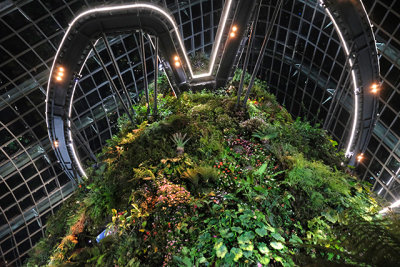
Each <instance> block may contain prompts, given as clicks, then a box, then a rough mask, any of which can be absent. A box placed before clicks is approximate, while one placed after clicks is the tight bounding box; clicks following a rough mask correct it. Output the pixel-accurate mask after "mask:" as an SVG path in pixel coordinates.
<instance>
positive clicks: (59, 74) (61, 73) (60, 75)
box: [56, 67, 64, 81]
mask: <svg viewBox="0 0 400 267" xmlns="http://www.w3.org/2000/svg"><path fill="white" fill-rule="evenodd" d="M63 77H64V68H63V67H59V68H58V72H57V76H56V80H57V81H62V79H63Z"/></svg>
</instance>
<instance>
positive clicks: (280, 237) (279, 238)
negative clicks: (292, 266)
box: [271, 233, 285, 242]
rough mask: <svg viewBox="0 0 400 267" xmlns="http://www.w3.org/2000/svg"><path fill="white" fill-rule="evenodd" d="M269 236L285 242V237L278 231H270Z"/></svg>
mask: <svg viewBox="0 0 400 267" xmlns="http://www.w3.org/2000/svg"><path fill="white" fill-rule="evenodd" d="M271 236H272V237H273V238H274V239H275V240H278V241H281V242H285V239H284V238H283V237H282V236H281V235H280V234H279V233H272V234H271Z"/></svg>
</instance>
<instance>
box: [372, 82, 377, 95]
mask: <svg viewBox="0 0 400 267" xmlns="http://www.w3.org/2000/svg"><path fill="white" fill-rule="evenodd" d="M378 91H379V86H378V85H377V84H376V83H373V84H372V85H371V93H373V94H376V93H378Z"/></svg>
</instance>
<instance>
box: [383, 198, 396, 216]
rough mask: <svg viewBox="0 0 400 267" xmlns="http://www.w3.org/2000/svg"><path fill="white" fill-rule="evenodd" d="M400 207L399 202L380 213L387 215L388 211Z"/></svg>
mask: <svg viewBox="0 0 400 267" xmlns="http://www.w3.org/2000/svg"><path fill="white" fill-rule="evenodd" d="M399 206H400V200H397V201H396V202H394V203H393V204H392V205H390V206H389V207H386V208H384V209H383V210H381V211H380V212H379V213H381V214H382V213H386V212H388V211H391V210H392V209H394V208H397V207H399Z"/></svg>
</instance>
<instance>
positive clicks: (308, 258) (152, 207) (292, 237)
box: [27, 81, 400, 266]
mask: <svg viewBox="0 0 400 267" xmlns="http://www.w3.org/2000/svg"><path fill="white" fill-rule="evenodd" d="M230 91H232V92H233V93H234V91H235V84H233V86H231V87H230V90H228V92H222V94H220V95H215V94H211V93H206V92H203V93H197V94H191V93H185V94H183V95H181V96H180V98H179V99H175V98H172V97H168V96H167V97H163V98H162V97H161V96H160V99H159V102H160V103H161V104H160V114H161V115H160V116H161V119H160V120H159V121H157V122H152V123H150V122H148V121H145V118H146V113H145V108H144V105H143V106H141V107H140V106H139V107H136V111H137V113H138V114H139V115H138V117H137V118H136V119H137V121H138V123H140V125H138V126H137V127H132V125H130V124H129V123H127V124H126V125H125V126H124V127H122V130H121V133H120V134H119V135H118V136H115V137H113V138H112V139H111V140H110V141H109V143H108V147H107V148H106V149H104V150H103V152H102V154H101V155H100V158H101V160H102V163H100V164H98V165H96V166H94V167H93V168H91V169H89V170H88V173H89V177H88V179H87V180H86V181H85V182H84V183H83V184H81V185H80V186H79V189H78V190H77V192H76V193H75V194H74V195H73V196H71V197H70V199H69V200H68V201H66V203H65V204H64V205H63V207H62V208H61V209H60V211H59V212H58V213H57V215H56V216H53V217H52V218H50V219H49V221H48V224H47V229H46V238H45V239H43V240H41V241H40V242H39V244H38V245H37V246H36V247H35V249H34V250H33V251H32V252H31V258H30V259H29V260H28V262H27V266H34V265H60V264H64V265H65V266H82V265H85V264H88V265H99V266H221V265H227V266H238V265H239V266H256V265H257V266H295V265H299V266H304V265H308V264H314V266H327V265H335V264H336V265H337V266H344V265H362V266H369V265H371V266H375V265H380V266H395V264H397V263H398V260H399V255H400V249H399V247H400V246H399V231H398V230H399V223H398V221H397V222H396V220H395V219H393V218H392V217H391V216H387V217H385V218H382V217H381V216H380V215H378V214H377V211H378V210H380V207H379V206H378V204H377V203H376V201H375V200H374V199H373V198H372V197H371V193H370V191H369V190H368V185H366V184H364V183H361V182H359V181H358V180H357V179H356V178H355V177H353V176H351V175H349V174H347V173H345V172H343V171H342V170H341V167H340V163H341V161H342V158H341V153H337V152H336V149H335V147H334V145H335V142H334V141H332V140H330V139H329V138H328V137H327V136H326V134H325V132H324V131H322V130H320V129H318V128H315V127H312V126H311V125H310V124H308V123H306V122H302V121H300V120H296V121H293V120H292V119H291V117H290V115H289V114H288V113H287V111H286V110H285V109H284V108H282V107H281V106H279V105H278V104H277V102H276V100H275V98H274V97H273V96H272V95H270V94H268V93H266V85H265V83H263V82H260V81H257V83H256V87H255V90H254V92H255V93H254V94H253V95H252V96H251V99H252V100H250V101H249V103H248V105H247V107H246V109H238V110H235V109H234V105H235V96H234V95H230ZM393 216H394V215H393ZM396 225H397V226H396ZM396 227H397V228H396ZM104 229H107V232H108V233H109V235H108V236H107V237H106V238H104V239H102V240H101V241H100V242H99V243H97V242H96V236H97V235H98V234H99V233H100V232H102V231H103V230H104ZM396 238H397V239H396ZM315 264H316V265H315Z"/></svg>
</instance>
